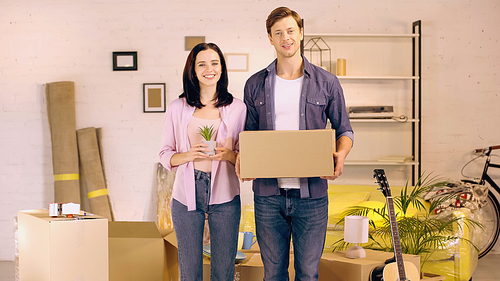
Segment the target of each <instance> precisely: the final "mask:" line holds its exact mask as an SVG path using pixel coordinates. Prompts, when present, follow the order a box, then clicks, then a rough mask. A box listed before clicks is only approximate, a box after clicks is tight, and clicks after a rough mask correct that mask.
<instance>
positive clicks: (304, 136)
mask: <svg viewBox="0 0 500 281" xmlns="http://www.w3.org/2000/svg"><path fill="white" fill-rule="evenodd" d="M334 135H335V134H334V130H331V129H323V130H295V131H244V132H241V133H240V175H241V177H242V178H293V177H299V178H306V177H319V176H333V174H334V163H333V152H334V151H335V138H334Z"/></svg>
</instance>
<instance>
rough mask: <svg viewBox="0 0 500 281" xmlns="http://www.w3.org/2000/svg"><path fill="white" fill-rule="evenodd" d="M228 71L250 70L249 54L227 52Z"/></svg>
mask: <svg viewBox="0 0 500 281" xmlns="http://www.w3.org/2000/svg"><path fill="white" fill-rule="evenodd" d="M225 57H226V65H227V71H248V54H226V55H225Z"/></svg>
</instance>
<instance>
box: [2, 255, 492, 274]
mask: <svg viewBox="0 0 500 281" xmlns="http://www.w3.org/2000/svg"><path fill="white" fill-rule="evenodd" d="M499 264H500V254H490V255H487V256H485V257H484V258H482V259H480V260H479V262H478V266H477V268H476V272H475V273H474V276H473V277H472V280H473V281H499V280H500V273H499V270H498V267H499ZM14 274H15V268H14V262H13V261H0V280H2V281H15V278H14Z"/></svg>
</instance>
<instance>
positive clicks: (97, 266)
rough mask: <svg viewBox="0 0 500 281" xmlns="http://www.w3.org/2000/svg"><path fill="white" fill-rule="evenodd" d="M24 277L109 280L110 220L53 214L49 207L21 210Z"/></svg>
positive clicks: (25, 279) (21, 273)
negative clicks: (51, 215)
mask: <svg viewBox="0 0 500 281" xmlns="http://www.w3.org/2000/svg"><path fill="white" fill-rule="evenodd" d="M18 243H19V244H18V245H19V277H20V280H22V281H31V280H33V281H56V280H57V281H59V280H92V281H101V280H105V281H107V280H108V279H109V273H108V220H107V219H106V218H102V217H99V216H85V217H80V218H78V219H75V218H66V217H54V218H52V217H49V212H48V210H29V211H20V212H19V213H18Z"/></svg>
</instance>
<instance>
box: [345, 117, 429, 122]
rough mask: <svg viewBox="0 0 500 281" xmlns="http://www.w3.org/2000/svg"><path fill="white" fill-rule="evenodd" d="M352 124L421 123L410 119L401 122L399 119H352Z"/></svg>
mask: <svg viewBox="0 0 500 281" xmlns="http://www.w3.org/2000/svg"><path fill="white" fill-rule="evenodd" d="M349 120H350V121H351V123H394V122H395V123H418V122H420V121H419V120H418V119H408V120H405V121H403V120H399V119H396V120H395V119H376V118H370V119H362V118H352V119H349Z"/></svg>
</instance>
